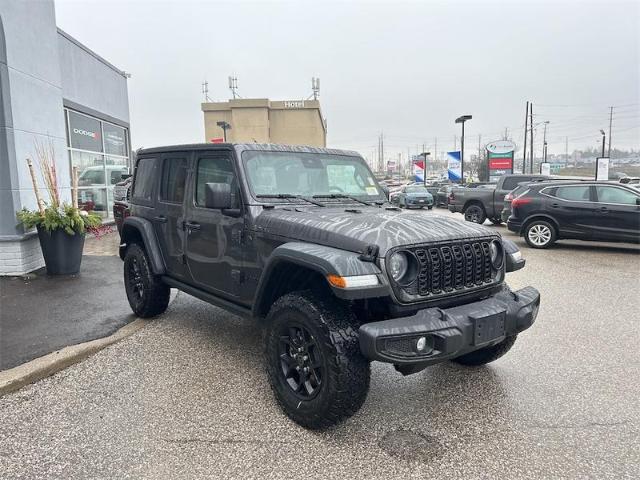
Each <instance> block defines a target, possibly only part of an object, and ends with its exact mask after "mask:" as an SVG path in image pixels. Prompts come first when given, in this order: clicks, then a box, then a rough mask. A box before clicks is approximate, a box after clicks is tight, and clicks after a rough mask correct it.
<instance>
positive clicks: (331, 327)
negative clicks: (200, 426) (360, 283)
mask: <svg viewBox="0 0 640 480" xmlns="http://www.w3.org/2000/svg"><path fill="white" fill-rule="evenodd" d="M292 323H293V324H299V325H302V326H303V327H304V328H305V329H307V330H308V332H309V333H310V335H311V340H313V341H315V342H316V345H317V347H316V348H317V349H318V352H319V353H320V356H321V363H322V364H323V370H322V372H323V378H322V383H321V385H320V386H319V387H318V389H319V390H318V392H317V394H316V395H315V396H314V397H313V398H311V399H308V400H303V399H301V398H300V397H299V396H297V394H296V393H295V392H294V390H293V388H292V387H290V386H289V384H288V383H287V380H286V379H285V375H284V373H283V371H282V366H281V365H282V361H281V359H280V350H279V349H280V342H281V341H282V340H281V332H282V331H283V330H284V331H286V330H285V329H287V328H288V327H289V326H290V325H291V324H292ZM357 328H358V323H357V321H356V318H355V316H354V315H353V313H352V312H351V311H350V310H349V309H348V308H347V307H345V306H344V305H343V304H341V303H340V302H339V301H338V300H337V299H335V298H333V297H332V296H331V295H330V294H329V293H324V294H322V293H316V292H312V291H310V290H307V291H302V292H294V293H289V294H286V295H284V296H282V297H280V298H279V299H278V300H277V301H276V302H275V303H274V304H273V305H272V307H271V310H270V311H269V314H268V315H267V318H266V328H265V363H266V369H267V374H268V376H269V381H270V383H271V388H272V390H273V392H274V395H275V398H276V400H277V402H278V404H279V405H280V407H281V408H282V410H283V411H284V413H285V414H286V415H287V416H289V418H291V419H292V420H293V421H294V422H296V423H298V424H299V425H302V426H303V427H305V428H309V429H313V430H318V429H324V428H327V427H330V426H333V425H336V424H338V423H340V422H342V421H344V420H346V419H347V418H349V417H351V416H352V415H354V414H355V413H356V412H357V411H358V410H359V409H360V407H361V406H362V405H363V404H364V402H365V400H366V398H367V393H368V391H369V380H370V375H371V370H370V365H369V361H368V360H367V359H366V358H365V357H363V356H362V354H361V353H360V344H359V341H358V330H357Z"/></svg>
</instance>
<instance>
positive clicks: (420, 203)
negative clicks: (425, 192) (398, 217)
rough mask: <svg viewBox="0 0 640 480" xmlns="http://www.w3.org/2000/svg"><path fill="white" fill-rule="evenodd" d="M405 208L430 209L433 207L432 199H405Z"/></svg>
mask: <svg viewBox="0 0 640 480" xmlns="http://www.w3.org/2000/svg"><path fill="white" fill-rule="evenodd" d="M405 202H406V205H407V207H431V206H433V198H407V199H406V200H405Z"/></svg>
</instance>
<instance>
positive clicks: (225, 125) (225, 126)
mask: <svg viewBox="0 0 640 480" xmlns="http://www.w3.org/2000/svg"><path fill="white" fill-rule="evenodd" d="M216 125H218V126H219V127H220V128H221V129H222V139H223V140H224V142H225V143H226V142H227V130H231V125H230V124H229V123H227V122H225V121H224V120H222V121H219V122H216Z"/></svg>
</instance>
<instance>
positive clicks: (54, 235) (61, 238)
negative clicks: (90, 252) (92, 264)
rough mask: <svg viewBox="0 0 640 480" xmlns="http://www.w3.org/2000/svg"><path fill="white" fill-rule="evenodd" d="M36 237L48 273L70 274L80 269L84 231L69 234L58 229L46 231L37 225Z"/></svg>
mask: <svg viewBox="0 0 640 480" xmlns="http://www.w3.org/2000/svg"><path fill="white" fill-rule="evenodd" d="M38 238H39V239H40V247H41V248H42V256H43V257H44V264H45V265H46V267H47V273H48V274H49V275H71V274H74V273H78V272H79V271H80V263H82V249H83V248H84V233H82V234H80V233H76V234H75V235H69V234H68V233H67V232H65V231H64V230H60V229H58V230H52V231H51V232H48V231H47V230H46V229H45V228H44V227H40V226H38Z"/></svg>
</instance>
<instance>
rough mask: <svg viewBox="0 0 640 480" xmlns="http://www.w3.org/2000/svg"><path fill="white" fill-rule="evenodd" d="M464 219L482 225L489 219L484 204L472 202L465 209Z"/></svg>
mask: <svg viewBox="0 0 640 480" xmlns="http://www.w3.org/2000/svg"><path fill="white" fill-rule="evenodd" d="M464 219H465V220H466V221H467V222H473V223H478V224H480V225H482V224H483V223H484V221H485V220H486V219H487V214H486V213H485V211H484V207H483V206H482V205H478V204H477V203H472V204H471V205H469V206H468V207H467V208H465V209H464Z"/></svg>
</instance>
